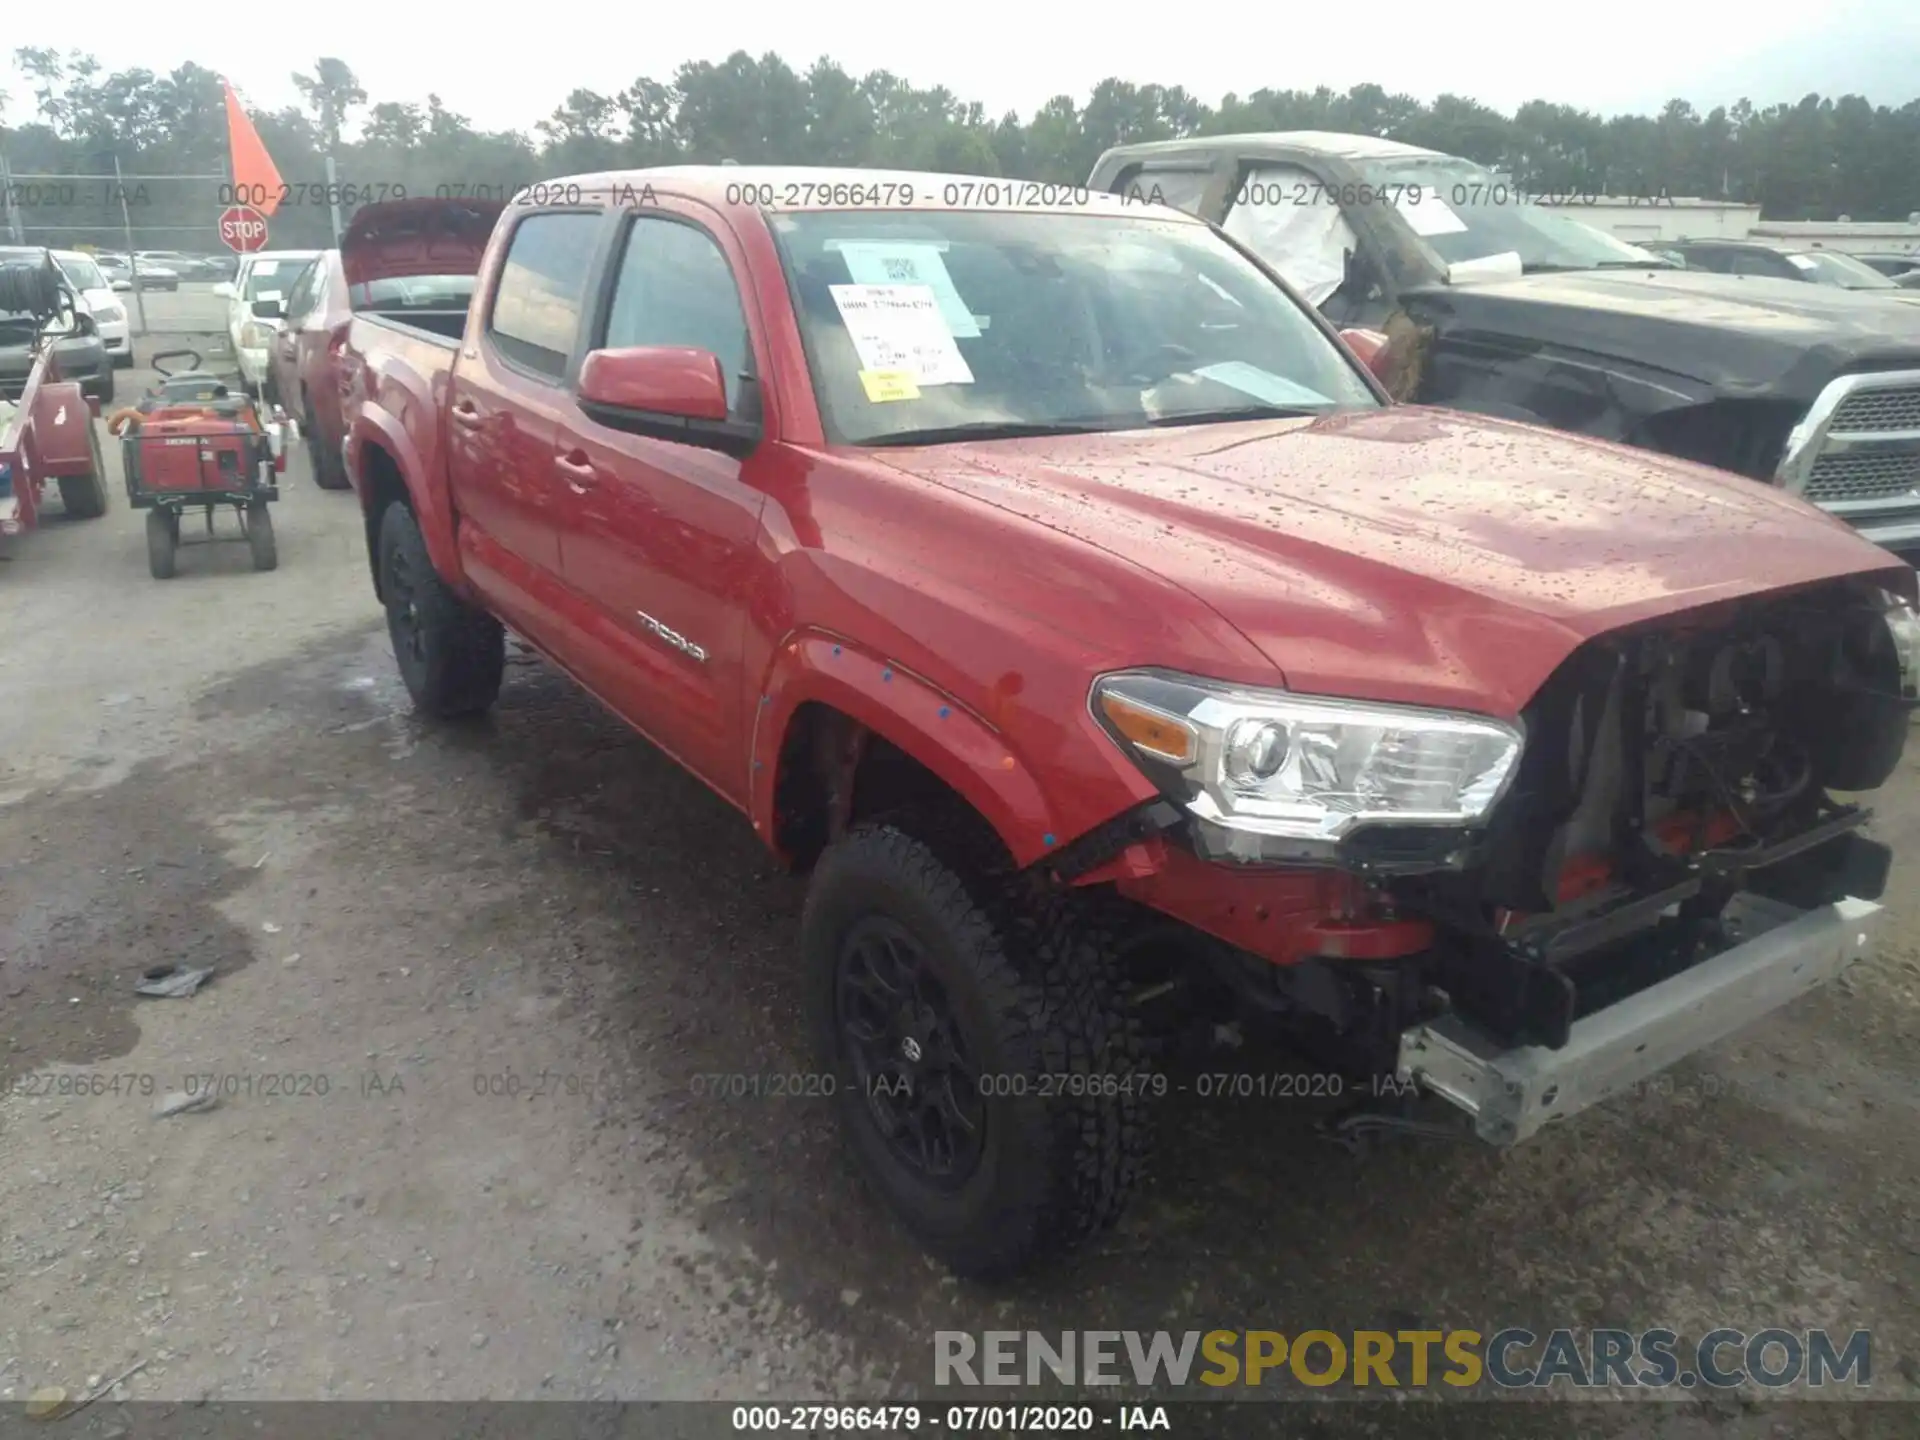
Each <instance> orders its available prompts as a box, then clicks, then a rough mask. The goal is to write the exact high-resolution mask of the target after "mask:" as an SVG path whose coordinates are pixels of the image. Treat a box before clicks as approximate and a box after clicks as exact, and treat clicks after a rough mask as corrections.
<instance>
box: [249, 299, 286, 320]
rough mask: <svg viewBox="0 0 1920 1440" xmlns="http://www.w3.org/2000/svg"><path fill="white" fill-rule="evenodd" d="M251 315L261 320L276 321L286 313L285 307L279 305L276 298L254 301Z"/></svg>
mask: <svg viewBox="0 0 1920 1440" xmlns="http://www.w3.org/2000/svg"><path fill="white" fill-rule="evenodd" d="M253 313H254V314H255V315H257V316H258V317H259V318H260V319H262V320H278V319H280V318H281V317H283V316H284V315H285V314H286V313H287V311H286V307H285V306H283V305H282V304H281V303H280V301H279V299H278V297H275V298H274V299H271V300H256V301H254V302H253Z"/></svg>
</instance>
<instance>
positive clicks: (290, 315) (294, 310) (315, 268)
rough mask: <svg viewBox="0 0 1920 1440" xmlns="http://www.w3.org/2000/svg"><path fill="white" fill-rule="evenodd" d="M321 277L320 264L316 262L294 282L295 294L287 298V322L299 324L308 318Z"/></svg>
mask: <svg viewBox="0 0 1920 1440" xmlns="http://www.w3.org/2000/svg"><path fill="white" fill-rule="evenodd" d="M319 275H320V262H319V261H318V260H316V261H314V262H313V263H312V264H310V265H308V266H307V268H306V269H305V270H302V271H301V272H300V278H299V279H298V280H296V281H294V282H293V293H292V294H290V295H288V296H287V322H288V323H289V324H297V323H299V322H300V321H302V320H304V319H306V318H307V315H308V312H310V311H311V310H312V309H313V302H314V298H315V295H316V294H317V293H318V291H319V288H320V287H319V285H318V283H317V281H318V277H319Z"/></svg>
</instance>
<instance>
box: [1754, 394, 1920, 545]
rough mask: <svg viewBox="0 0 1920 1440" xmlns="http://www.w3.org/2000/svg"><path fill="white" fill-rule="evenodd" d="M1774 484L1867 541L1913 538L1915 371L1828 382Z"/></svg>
mask: <svg viewBox="0 0 1920 1440" xmlns="http://www.w3.org/2000/svg"><path fill="white" fill-rule="evenodd" d="M1779 480H1780V483H1781V485H1783V486H1784V487H1785V488H1786V489H1788V490H1791V491H1794V492H1795V493H1797V494H1800V495H1802V496H1804V497H1805V498H1806V499H1808V500H1811V501H1812V502H1813V503H1814V504H1816V505H1819V506H1821V507H1823V508H1825V509H1828V510H1831V511H1833V513H1834V514H1835V515H1838V516H1840V517H1841V518H1842V519H1845V520H1847V521H1850V522H1851V523H1852V524H1854V525H1855V526H1857V527H1858V528H1859V529H1860V530H1861V531H1862V533H1864V534H1865V535H1866V536H1867V537H1868V538H1869V539H1874V540H1879V541H1880V543H1882V544H1889V543H1894V541H1895V540H1898V541H1899V542H1901V543H1905V542H1907V541H1910V540H1913V539H1914V538H1916V536H1920V370H1895V371H1883V372H1881V373H1879V374H1868V375H1843V376H1841V377H1840V378H1839V379H1838V380H1835V381H1834V382H1833V383H1832V384H1830V385H1828V386H1827V388H1826V389H1825V390H1823V391H1821V392H1820V396H1819V398H1818V399H1816V400H1815V401H1814V402H1813V406H1812V408H1811V409H1809V410H1808V411H1807V414H1806V418H1805V419H1803V420H1802V421H1801V422H1800V423H1799V424H1798V425H1796V426H1795V427H1794V430H1793V434H1792V435H1791V436H1789V437H1788V440H1787V448H1786V454H1785V457H1784V458H1783V459H1782V460H1781V462H1780V470H1779Z"/></svg>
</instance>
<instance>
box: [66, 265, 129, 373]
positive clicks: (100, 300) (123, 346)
mask: <svg viewBox="0 0 1920 1440" xmlns="http://www.w3.org/2000/svg"><path fill="white" fill-rule="evenodd" d="M53 263H54V264H56V265H58V266H59V267H60V273H61V274H62V275H65V276H66V277H67V283H68V284H69V285H71V286H72V287H73V293H74V294H75V295H77V296H79V298H80V303H81V305H83V306H84V307H85V308H86V311H87V313H88V314H89V315H91V316H93V323H94V326H95V328H96V329H98V330H99V332H100V343H101V344H102V345H105V346H106V347H107V357H108V358H109V359H110V360H112V361H113V368H114V369H116V370H125V369H126V368H127V367H128V366H130V365H132V364H133V331H132V327H131V326H129V325H128V323H127V308H126V306H124V305H122V304H121V303H120V299H119V297H118V296H117V295H115V294H114V293H113V282H112V281H111V280H109V279H108V278H107V277H106V275H104V274H103V273H102V272H101V269H100V267H99V265H97V264H95V263H94V258H93V256H91V255H86V254H83V253H81V252H80V251H78V250H56V251H54V252H53Z"/></svg>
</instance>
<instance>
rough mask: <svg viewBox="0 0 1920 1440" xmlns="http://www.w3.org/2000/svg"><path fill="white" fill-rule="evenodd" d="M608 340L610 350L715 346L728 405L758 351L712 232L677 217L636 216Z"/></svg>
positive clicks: (622, 261)
mask: <svg viewBox="0 0 1920 1440" xmlns="http://www.w3.org/2000/svg"><path fill="white" fill-rule="evenodd" d="M602 343H603V344H604V345H605V346H606V347H607V348H608V349H624V348H626V347H628V346H633V345H686V346H691V347H693V348H694V349H698V350H711V351H712V352H713V353H714V354H715V355H718V356H719V357H720V370H721V373H722V374H723V375H725V376H726V380H727V406H728V408H729V409H732V408H734V407H735V406H737V404H738V402H739V399H740V379H741V376H742V375H743V374H745V373H746V372H747V370H748V368H749V366H750V364H751V356H752V350H751V349H750V348H749V346H748V344H747V320H746V313H745V312H744V311H743V310H742V309H741V307H740V290H739V287H738V286H736V285H735V284H734V279H733V270H732V267H730V266H729V265H728V264H727V257H726V255H725V253H724V252H723V251H722V250H721V249H720V246H719V245H718V243H716V242H715V240H714V239H713V237H712V236H711V235H708V234H707V233H706V232H705V231H703V230H698V229H696V228H695V227H693V226H692V225H685V224H682V223H681V222H679V221H677V220H661V219H658V218H655V217H651V216H644V215H643V216H641V217H640V218H639V219H637V220H635V221H634V222H633V226H632V228H631V229H629V230H628V231H627V244H626V252H625V254H623V255H622V256H621V257H620V275H619V278H618V279H617V280H616V281H615V282H614V289H613V303H612V305H611V306H610V307H609V309H608V312H607V331H606V337H605V339H604V340H603V342H602Z"/></svg>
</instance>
